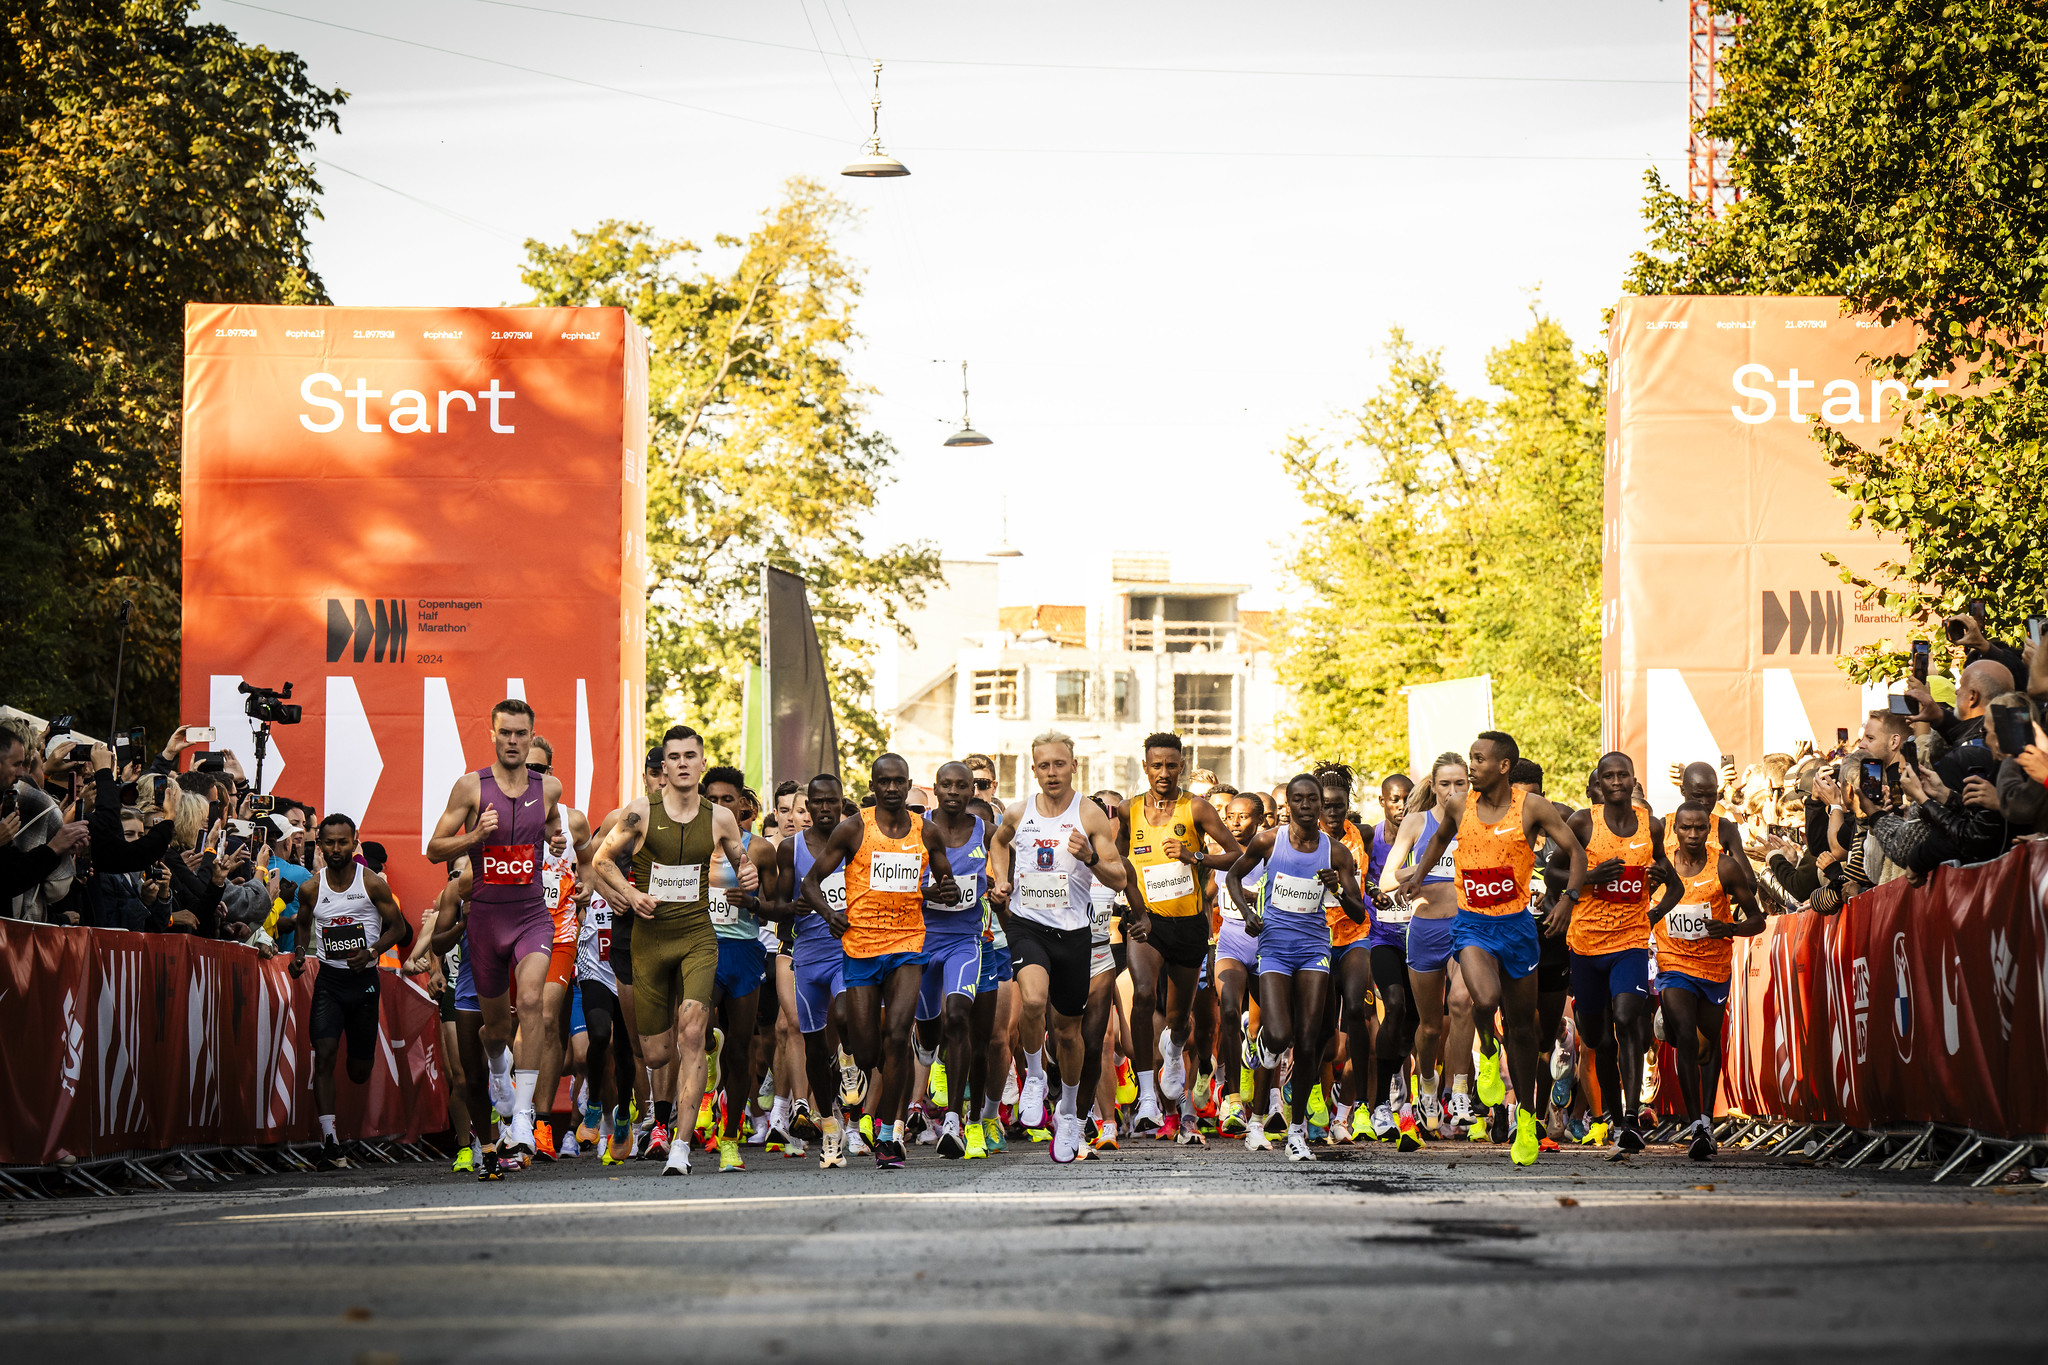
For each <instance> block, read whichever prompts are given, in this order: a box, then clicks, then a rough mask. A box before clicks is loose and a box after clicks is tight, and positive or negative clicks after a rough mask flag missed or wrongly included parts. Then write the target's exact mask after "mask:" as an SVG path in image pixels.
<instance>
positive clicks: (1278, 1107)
mask: <svg viewBox="0 0 2048 1365" xmlns="http://www.w3.org/2000/svg"><path fill="white" fill-rule="evenodd" d="M1284 1109H1285V1105H1284V1104H1283V1102H1282V1099H1281V1095H1280V1087H1279V1086H1277V1085H1276V1086H1274V1087H1273V1088H1272V1089H1270V1090H1268V1091H1267V1092H1266V1113H1267V1114H1269V1115H1270V1114H1278V1113H1281V1112H1283V1111H1284Z"/></svg>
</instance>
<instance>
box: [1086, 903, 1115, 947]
mask: <svg viewBox="0 0 2048 1365" xmlns="http://www.w3.org/2000/svg"><path fill="white" fill-rule="evenodd" d="M1088 899H1089V907H1088V908H1089V909H1090V910H1092V911H1094V915H1093V917H1092V918H1091V919H1090V920H1089V922H1088V935H1089V938H1090V939H1091V940H1092V941H1093V942H1096V943H1107V942H1109V922H1110V921H1111V920H1113V919H1115V918H1116V897H1114V896H1111V897H1110V898H1109V899H1107V900H1104V899H1102V898H1101V897H1100V896H1090V897H1089V898H1088Z"/></svg>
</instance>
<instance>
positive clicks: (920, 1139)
mask: <svg viewBox="0 0 2048 1365" xmlns="http://www.w3.org/2000/svg"><path fill="white" fill-rule="evenodd" d="M946 1117H947V1118H949V1119H952V1118H958V1117H959V1115H958V1114H955V1113H953V1112H952V1111H950V1110H948V1111H947V1113H946ZM938 1140H939V1125H937V1124H936V1123H933V1122H932V1121H931V1119H930V1118H926V1119H925V1124H924V1127H922V1128H920V1129H918V1130H917V1145H918V1146H920V1147H930V1146H933V1145H934V1144H936V1143H937V1142H938ZM961 1142H962V1144H963V1146H964V1144H965V1142H966V1139H965V1138H962V1139H961Z"/></svg>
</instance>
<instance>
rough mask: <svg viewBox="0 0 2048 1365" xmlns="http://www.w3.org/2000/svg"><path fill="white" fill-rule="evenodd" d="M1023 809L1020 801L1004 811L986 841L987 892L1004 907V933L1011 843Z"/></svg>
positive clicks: (1008, 890)
mask: <svg viewBox="0 0 2048 1365" xmlns="http://www.w3.org/2000/svg"><path fill="white" fill-rule="evenodd" d="M1025 799H1026V800H1029V799H1030V798H1029V797H1027V798H1025ZM1023 809H1024V806H1023V804H1022V803H1021V802H1020V803H1019V804H1018V806H1017V809H1016V810H1013V811H1008V812H1006V813H1005V814H1004V815H1003V820H1002V823H1001V824H999V825H997V826H996V832H995V836H994V837H993V838H991V839H990V840H989V841H988V894H989V898H990V899H991V900H993V901H994V902H995V903H996V905H997V906H999V907H1003V908H1004V916H1003V925H1004V928H1003V932H1004V933H1008V932H1009V919H1008V909H1007V907H1008V906H1009V904H1010V864H1011V857H1012V849H1011V844H1012V843H1013V842H1014V841H1015V840H1016V838H1017V822H1018V821H1019V819H1021V818H1022V817H1021V812H1022V811H1023Z"/></svg>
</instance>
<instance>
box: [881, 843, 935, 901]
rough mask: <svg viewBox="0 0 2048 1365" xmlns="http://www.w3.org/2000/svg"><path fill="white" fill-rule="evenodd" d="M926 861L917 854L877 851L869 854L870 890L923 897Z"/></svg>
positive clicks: (885, 850)
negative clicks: (920, 887) (919, 884)
mask: <svg viewBox="0 0 2048 1365" xmlns="http://www.w3.org/2000/svg"><path fill="white" fill-rule="evenodd" d="M923 880H924V859H922V858H920V857H918V856H917V855H916V854H915V853H892V852H890V851H889V850H887V849H880V848H878V849H875V850H873V851H872V852H870V853H869V854H868V890H870V891H886V892H894V893H905V892H907V893H909V894H911V895H922V894H923V893H922V891H921V890H920V889H919V886H918V883H920V882H922V881H923Z"/></svg>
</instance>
